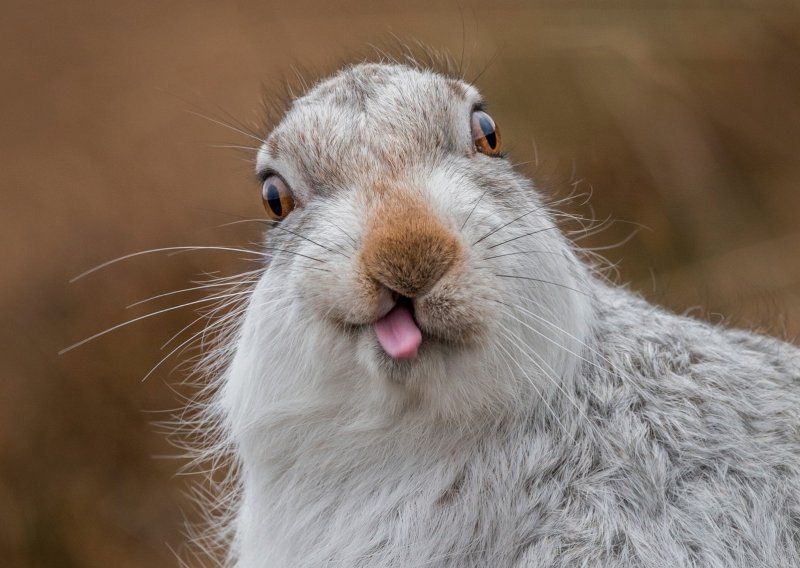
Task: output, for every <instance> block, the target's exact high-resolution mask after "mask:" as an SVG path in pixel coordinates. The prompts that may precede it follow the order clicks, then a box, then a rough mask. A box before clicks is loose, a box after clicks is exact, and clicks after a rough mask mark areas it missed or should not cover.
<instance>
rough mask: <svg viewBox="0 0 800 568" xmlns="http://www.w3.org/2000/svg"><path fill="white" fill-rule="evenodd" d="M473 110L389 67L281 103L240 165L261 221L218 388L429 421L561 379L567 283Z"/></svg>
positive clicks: (570, 273) (447, 86) (572, 315)
mask: <svg viewBox="0 0 800 568" xmlns="http://www.w3.org/2000/svg"><path fill="white" fill-rule="evenodd" d="M483 108H484V103H483V101H482V99H481V97H480V95H479V93H478V92H477V91H476V90H475V88H473V87H472V86H470V85H467V84H465V83H463V82H461V81H458V80H455V79H451V78H447V77H444V76H442V75H438V74H435V73H433V72H430V71H422V70H417V69H411V68H408V67H405V66H401V65H374V64H363V65H358V66H354V67H350V68H348V69H346V70H344V71H342V72H341V73H339V74H338V75H336V76H334V77H333V78H331V79H328V80H326V81H324V82H321V83H319V84H318V85H316V86H315V87H314V88H313V89H311V90H310V91H309V92H308V93H307V94H306V95H305V96H303V97H301V98H299V99H297V100H295V101H294V103H293V104H292V106H291V108H290V109H289V111H288V112H287V114H286V116H285V117H284V118H283V120H282V121H281V122H280V123H279V124H278V125H277V126H276V127H275V128H274V130H273V131H272V132H271V133H270V135H269V136H268V138H267V139H266V141H265V143H264V145H263V146H262V148H261V150H260V152H259V154H258V160H257V168H258V172H259V175H260V176H261V178H262V180H264V199H265V203H266V204H267V207H268V212H270V216H272V217H273V219H275V222H274V225H273V226H272V227H271V228H270V229H269V230H268V232H267V235H266V242H265V252H266V254H267V255H268V256H269V260H268V263H267V266H266V269H265V271H264V273H263V276H262V278H261V281H260V283H259V285H258V286H257V287H256V289H255V290H254V293H253V297H252V300H251V303H250V306H249V309H248V313H247V317H246V319H245V323H244V326H243V330H242V336H241V340H240V345H239V346H238V349H237V354H236V357H235V360H234V365H233V369H234V372H233V373H232V376H235V375H236V374H237V373H236V371H237V370H238V369H246V372H245V373H243V374H244V375H246V376H248V377H250V378H251V380H254V381H257V382H258V383H259V384H267V385H272V387H264V388H265V389H266V390H267V391H269V393H270V394H269V395H267V396H268V398H271V399H273V400H274V399H275V398H279V397H280V396H281V395H280V394H278V393H279V392H283V391H284V389H286V391H285V392H289V389H290V386H289V385H291V388H292V389H297V388H301V389H310V391H315V389H316V391H318V390H319V389H323V390H324V389H325V388H326V385H328V386H330V385H332V384H336V385H338V386H343V385H347V386H346V388H345V390H347V389H349V390H350V391H352V392H356V391H358V392H364V389H366V391H371V392H372V391H376V389H377V391H379V392H384V394H385V393H388V392H394V393H395V394H397V393H401V396H405V397H406V398H407V399H408V397H411V399H414V400H416V401H428V402H431V401H436V402H435V406H436V407H437V409H438V411H440V412H444V413H446V414H458V413H460V412H461V411H463V410H464V409H465V408H466V407H469V406H475V405H476V404H477V406H479V407H485V406H486V405H487V404H488V405H492V406H496V404H497V403H498V402H499V401H500V400H503V401H506V402H507V401H510V400H519V399H520V398H522V395H523V394H524V393H525V392H527V391H528V389H531V388H533V389H539V390H540V389H545V388H549V387H548V386H547V385H549V384H550V383H552V382H556V381H561V380H563V376H564V375H565V374H567V373H568V371H569V369H568V367H569V365H570V364H571V359H570V358H569V357H568V355H567V354H568V353H569V352H570V346H571V345H573V344H574V343H575V342H576V341H579V338H580V336H581V335H582V334H583V333H584V328H585V323H584V320H585V317H583V313H584V311H585V305H584V304H585V298H583V297H582V296H581V294H580V293H577V292H576V290H578V289H579V288H580V287H581V284H580V278H582V277H584V276H583V272H582V268H581V265H580V263H579V262H577V260H576V259H575V257H574V255H573V254H572V252H571V249H570V247H569V246H568V244H567V243H566V241H565V240H564V239H563V237H562V236H561V234H560V233H559V231H558V229H557V228H556V226H555V224H554V221H553V219H552V218H551V216H550V214H549V213H548V211H547V209H546V208H545V206H544V204H543V202H542V200H541V198H540V196H539V195H538V194H537V193H536V191H535V190H534V188H533V187H532V185H531V184H530V182H529V181H528V180H527V179H525V178H524V177H522V176H520V175H519V174H517V173H516V172H515V171H514V169H513V167H512V165H511V164H510V163H509V161H508V160H507V159H506V158H505V157H504V155H503V154H501V153H500V147H499V145H500V139H499V127H498V126H496V125H494V122H493V121H492V119H491V118H490V117H489V115H488V114H486V113H485V111H484V110H483ZM511 307H519V308H521V309H522V310H525V311H527V312H529V313H530V314H531V315H532V317H528V318H524V319H523V318H520V316H519V315H514V314H515V313H517V314H519V313H524V312H520V311H519V310H516V311H515V312H512V310H510V308H511ZM531 353H533V355H531ZM276 385H280V386H276ZM337 388H338V387H337ZM310 391H309V392H310ZM316 391H315V392H316ZM285 392H284V394H285ZM291 392H293V393H294V396H296V395H297V392H298V391H297V390H293V391H291Z"/></svg>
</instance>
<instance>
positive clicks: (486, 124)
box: [478, 116, 497, 150]
mask: <svg viewBox="0 0 800 568" xmlns="http://www.w3.org/2000/svg"><path fill="white" fill-rule="evenodd" d="M478 124H480V125H481V132H483V135H484V136H485V137H486V142H488V143H489V147H490V148H491V149H492V150H494V148H495V147H496V146H497V136H496V135H495V133H494V125H493V124H492V121H491V120H489V117H488V116H481V117H478Z"/></svg>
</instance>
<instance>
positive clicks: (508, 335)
mask: <svg viewBox="0 0 800 568" xmlns="http://www.w3.org/2000/svg"><path fill="white" fill-rule="evenodd" d="M501 333H502V335H503V336H504V337H505V338H506V339H508V340H509V341H511V342H512V343H513V344H514V346H515V347H517V349H519V351H520V353H522V354H523V355H524V356H525V357H527V358H528V360H529V361H530V362H531V363H533V364H534V365H536V366H537V367H538V368H539V370H540V371H541V372H542V373H543V374H544V376H545V377H547V378H548V379H549V380H550V382H552V383H553V385H555V387H556V388H557V389H558V390H560V391H561V393H562V394H563V395H564V396H565V397H566V398H567V400H568V401H569V402H570V403H572V406H574V407H575V409H576V410H577V411H578V413H579V414H580V415H581V416H582V417H583V418H584V420H586V423H587V426H588V427H589V428H590V429H591V428H594V424H593V422H592V421H591V420H590V419H589V417H588V416H587V415H586V413H585V412H584V411H583V409H582V408H581V407H580V405H579V404H578V403H577V402H575V399H574V398H572V397H571V396H570V394H569V393H568V392H567V390H566V389H565V388H564V387H563V386H562V385H561V384H560V383H559V382H558V380H557V379H556V378H555V377H554V376H552V375H550V374H549V373H548V372H547V371H546V370H545V368H544V367H543V366H542V365H545V366H547V367H548V368H549V369H550V371H551V372H552V373H553V375H555V374H556V372H555V369H553V368H552V367H551V366H550V365H549V364H548V363H547V362H546V361H545V360H544V358H542V356H541V355H539V354H538V353H536V352H535V351H531V353H532V354H533V355H534V356H535V357H536V358H537V359H538V360H539V361H540V362H541V364H540V363H539V362H537V361H536V360H534V359H533V358H532V357H531V354H530V353H528V352H527V351H526V350H525V349H524V345H521V344H520V341H521V339H520V338H519V337H518V336H517V335H516V334H513V333H512V332H511V331H510V330H508V329H506V330H505V333H504V332H502V331H501Z"/></svg>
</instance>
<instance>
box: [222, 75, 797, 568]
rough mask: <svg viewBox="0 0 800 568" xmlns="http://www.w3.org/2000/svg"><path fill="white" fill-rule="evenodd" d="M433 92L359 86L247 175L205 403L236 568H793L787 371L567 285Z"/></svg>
mask: <svg viewBox="0 0 800 568" xmlns="http://www.w3.org/2000/svg"><path fill="white" fill-rule="evenodd" d="M500 126H501V125H498V124H495V122H494V120H493V119H492V117H491V116H490V115H489V114H488V113H487V110H486V106H485V103H484V101H483V99H482V98H481V96H480V94H479V93H478V91H477V90H476V89H475V88H474V87H473V86H471V85H469V84H466V83H464V82H462V81H460V80H457V79H453V78H449V77H446V76H443V75H440V74H437V73H434V72H432V71H429V70H425V69H417V68H411V67H407V66H404V65H400V64H359V65H355V66H351V67H348V68H345V69H344V70H342V71H341V72H339V73H338V74H336V75H335V76H334V77H332V78H329V79H327V80H325V81H322V82H320V83H318V84H317V85H315V86H314V87H313V88H311V89H310V90H309V91H308V92H307V93H306V94H304V95H303V96H302V97H300V98H297V99H296V100H294V102H293V103H292V105H291V108H290V109H289V110H288V112H287V113H286V115H285V117H284V118H283V119H282V120H281V121H280V123H279V124H278V125H277V126H276V127H275V128H274V129H273V131H272V132H271V133H270V134H269V136H268V137H267V138H266V139H265V141H264V144H263V146H262V147H261V148H260V150H259V152H258V155H257V170H258V175H259V176H260V179H261V181H262V192H263V193H262V196H263V201H264V206H265V208H266V213H267V216H268V217H269V218H270V219H271V222H270V226H269V229H268V230H267V232H266V237H265V244H264V247H263V252H264V254H265V256H266V259H267V261H266V262H265V264H264V267H263V270H262V271H261V272H260V273H259V275H258V282H257V284H255V285H254V286H253V288H252V292H251V295H250V296H249V298H248V301H247V304H246V310H245V313H244V316H243V319H242V321H241V324H240V326H239V327H238V329H237V331H236V333H235V334H234V335H233V336H231V337H230V338H229V344H228V345H226V346H224V347H223V350H222V351H223V356H224V357H223V358H224V359H225V366H224V369H223V370H222V371H221V372H220V373H219V383H218V384H219V388H218V392H217V394H216V395H215V398H214V400H213V402H212V403H211V407H210V408H211V410H212V412H214V413H216V416H217V417H218V422H219V426H220V428H221V433H222V434H223V437H224V440H225V443H226V444H228V445H229V447H230V448H232V452H233V454H234V458H235V463H236V471H237V483H238V491H237V497H236V499H235V504H234V505H233V507H234V512H233V520H232V533H233V535H234V536H233V537H232V539H231V544H230V548H231V550H230V563H231V564H232V565H235V566H239V567H242V568H288V567H293V568H300V567H309V568H310V567H323V566H325V567H347V568H352V567H366V566H369V567H388V566H392V567H403V568H412V567H423V566H425V567H442V566H452V567H492V568H494V567H551V566H556V567H568V566H569V567H574V566H626V567H627V566H630V567H633V566H636V567H673V566H714V567H719V568H723V567H725V568H729V567H733V566H737V567H748V568H752V567H756V566H759V567H761V566H763V567H778V566H800V432H799V430H798V428H799V427H800V417H799V416H798V413H800V350H798V349H797V348H796V347H794V346H792V345H790V344H787V343H783V342H781V341H778V340H775V339H771V338H768V337H762V336H758V335H754V334H752V333H748V332H745V331H732V330H725V329H722V328H720V327H717V326H713V325H710V324H708V323H704V322H701V321H696V320H694V319H690V318H687V317H681V316H677V315H674V314H671V313H667V312H665V311H664V310H662V309H660V308H658V307H655V306H653V305H651V304H648V303H647V302H645V301H643V300H642V299H640V298H639V297H637V296H636V295H635V294H633V293H631V292H629V291H627V290H624V289H620V288H616V287H612V286H610V285H609V284H607V283H606V282H605V281H604V280H602V279H601V278H600V277H599V276H597V275H596V274H594V273H593V270H592V268H591V267H590V266H589V265H588V264H587V263H586V262H585V261H583V260H582V259H581V254H580V253H579V251H576V249H575V248H574V246H573V245H572V244H571V243H570V242H569V241H568V240H567V239H566V238H565V237H564V236H563V235H562V234H561V233H560V232H559V230H558V228H557V227H556V224H555V221H554V214H553V212H552V211H551V210H550V209H549V208H548V206H547V205H545V203H544V201H543V200H542V196H541V195H540V194H539V193H537V190H536V189H535V187H534V186H533V185H532V183H531V182H530V181H529V180H527V179H525V178H524V177H522V176H521V175H520V174H519V173H517V172H516V171H515V170H514V168H513V167H512V164H511V163H510V162H509V160H508V159H507V158H506V157H505V156H504V154H503V140H502V136H501V128H500Z"/></svg>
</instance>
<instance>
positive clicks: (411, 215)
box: [361, 207, 461, 298]
mask: <svg viewBox="0 0 800 568" xmlns="http://www.w3.org/2000/svg"><path fill="white" fill-rule="evenodd" d="M395 211H396V210H394V211H392V212H391V214H388V213H389V212H385V213H384V214H382V215H380V216H379V217H378V218H376V219H375V220H374V222H373V223H372V226H371V228H370V229H369V231H368V233H367V235H366V238H365V240H364V248H363V249H362V252H361V262H362V266H363V267H364V269H365V271H366V273H367V275H369V277H370V278H373V279H374V280H376V281H378V282H380V283H381V284H383V285H384V286H386V287H387V288H390V289H391V290H394V291H395V292H399V293H400V294H402V295H404V296H408V297H409V298H415V297H417V296H421V295H422V294H425V293H426V292H427V291H428V290H430V289H431V288H432V287H433V285H434V284H436V282H438V281H439V279H441V277H442V276H444V274H445V273H446V272H447V270H448V269H449V268H450V267H451V266H452V265H453V263H454V262H455V261H456V260H457V259H458V258H459V256H460V255H461V245H460V243H459V241H458V239H457V238H456V236H455V235H454V234H453V233H452V232H451V231H450V230H448V229H447V228H445V227H443V226H442V224H441V223H440V222H439V221H438V220H437V219H436V218H435V217H434V216H433V215H432V214H431V213H430V212H428V211H426V210H425V209H423V208H416V207H414V208H408V209H405V210H404V211H403V214H402V216H398V215H396V213H395Z"/></svg>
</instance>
